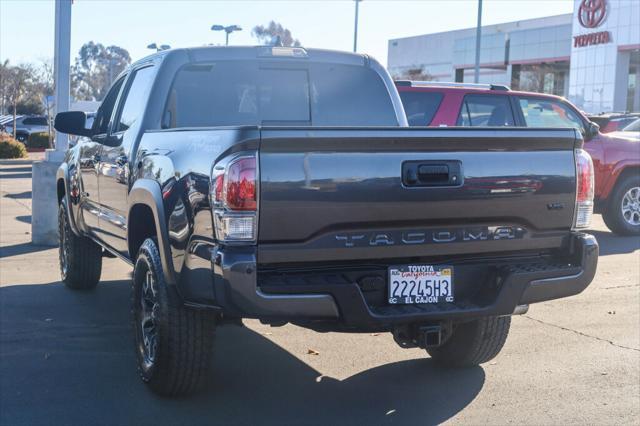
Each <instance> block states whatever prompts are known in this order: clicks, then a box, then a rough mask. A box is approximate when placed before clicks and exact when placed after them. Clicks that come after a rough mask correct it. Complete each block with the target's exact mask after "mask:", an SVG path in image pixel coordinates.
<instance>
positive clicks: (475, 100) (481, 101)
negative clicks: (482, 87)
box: [456, 95, 515, 127]
mask: <svg viewBox="0 0 640 426" xmlns="http://www.w3.org/2000/svg"><path fill="white" fill-rule="evenodd" d="M456 125H457V126H469V127H485V126H490V127H494V126H515V120H514V119H513V112H512V111H511V105H510V103H509V98H508V97H507V96H503V95H466V96H465V97H464V101H463V102H462V108H461V109H460V114H459V115H458V121H457V122H456Z"/></svg>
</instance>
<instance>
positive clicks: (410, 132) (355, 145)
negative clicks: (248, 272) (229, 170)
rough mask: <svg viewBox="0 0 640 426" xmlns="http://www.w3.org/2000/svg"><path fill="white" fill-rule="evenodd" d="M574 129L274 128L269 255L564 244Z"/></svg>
mask: <svg viewBox="0 0 640 426" xmlns="http://www.w3.org/2000/svg"><path fill="white" fill-rule="evenodd" d="M581 144H582V139H581V137H580V135H579V133H577V132H576V131H574V130H573V129H506V128H502V129H474V128H469V129H456V128H448V129H441V128H434V129H420V128H411V129H398V128H380V129H371V128H367V129H356V128H335V129H330V128H327V129H318V128H313V129H312V128H305V129H302V128H295V129H292V128H289V129H285V128H263V129H262V134H261V142H260V153H259V170H260V198H259V215H260V219H259V230H258V241H259V244H258V261H259V262H260V263H262V264H268V263H291V262H322V261H337V260H344V261H351V260H357V259H393V258H408V257H415V258H417V257H426V256H441V255H456V254H469V253H489V252H505V251H519V250H536V249H548V248H558V247H560V246H561V245H562V244H563V242H564V239H565V237H566V236H567V234H568V231H569V230H570V228H571V226H572V222H573V215H574V203H575V191H576V179H575V162H574V148H576V147H580V146H581Z"/></svg>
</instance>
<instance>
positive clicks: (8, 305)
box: [0, 161, 640, 425]
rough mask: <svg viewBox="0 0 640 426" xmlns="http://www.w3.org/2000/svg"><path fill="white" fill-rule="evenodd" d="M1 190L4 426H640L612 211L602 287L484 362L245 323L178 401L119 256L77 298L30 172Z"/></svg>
mask: <svg viewBox="0 0 640 426" xmlns="http://www.w3.org/2000/svg"><path fill="white" fill-rule="evenodd" d="M0 190H1V193H0V214H1V219H0V424H2V425H21V424H35V425H40V424H43V425H44V424H65V425H93V424H105V425H147V424H149V425H150V424H154V425H165V424H166V425H176V424H185V425H200V424H209V425H211V424H221V425H233V424H277V425H282V424H322V425H326V424H332V425H337V424H370V425H374V424H436V423H443V422H449V423H452V424H453V423H455V424H484V423H490V424H512V423H515V424H535V425H539V424H586V423H588V424H638V423H639V422H640V239H639V238H622V237H616V236H614V235H612V234H610V233H609V232H608V231H607V229H606V227H605V226H604V224H603V222H602V220H601V218H600V216H596V217H595V220H594V227H593V230H592V231H590V232H592V233H593V234H594V235H595V236H596V237H597V239H598V241H599V242H600V246H601V257H600V261H599V268H598V273H597V275H596V278H595V280H594V282H593V283H592V284H591V286H590V287H589V288H588V289H587V290H586V291H585V292H584V293H582V294H580V295H578V296H576V297H572V298H569V299H563V300H557V301H552V302H547V303H542V304H537V305H533V306H532V307H531V309H530V310H529V312H528V313H527V314H526V315H523V316H519V317H515V318H514V320H513V322H512V326H511V333H510V336H509V338H508V340H507V343H506V345H505V348H504V349H503V351H502V352H501V354H500V355H499V356H498V357H497V358H496V359H494V360H493V361H491V362H489V363H487V364H485V365H482V366H481V367H476V368H472V369H467V370H459V371H453V370H441V369H438V368H437V367H436V366H435V365H434V363H433V362H431V360H430V359H429V358H428V356H427V355H426V353H425V352H424V351H422V350H420V349H400V348H399V347H398V346H396V344H395V343H394V342H393V339H392V338H391V336H390V335H389V334H357V335H356V334H340V333H326V334H322V333H316V332H313V331H308V330H305V329H302V328H299V327H296V326H292V325H287V326H284V327H280V328H271V327H268V326H264V325H261V324H260V323H259V322H257V321H245V325H246V326H245V327H238V326H225V327H221V328H219V329H218V332H217V336H216V348H215V352H216V355H215V359H214V365H213V367H212V372H211V377H210V378H209V381H208V382H209V385H208V386H207V388H206V389H205V390H204V391H203V392H201V393H199V394H197V395H195V396H194V397H191V398H188V399H166V398H160V397H157V396H154V395H153V394H151V393H150V392H149V391H148V390H147V389H146V388H145V386H144V385H143V384H142V382H141V381H140V380H139V379H138V377H137V374H136V370H135V365H136V363H135V359H134V353H133V344H132V342H133V336H132V333H131V330H130V326H129V274H130V267H129V266H127V265H126V264H124V263H123V262H121V261H119V260H117V259H105V261H104V266H103V273H102V281H101V283H100V284H99V285H98V287H97V288H96V290H95V291H89V292H72V291H70V290H68V289H66V288H65V287H64V286H63V285H62V284H61V283H60V281H59V271H58V257H57V249H56V248H49V247H41V246H34V245H32V244H31V243H30V241H31V235H30V230H31V227H30V221H31V165H30V163H29V162H28V161H3V162H0ZM52 214H55V212H52Z"/></svg>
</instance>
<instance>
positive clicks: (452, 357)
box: [427, 316, 511, 367]
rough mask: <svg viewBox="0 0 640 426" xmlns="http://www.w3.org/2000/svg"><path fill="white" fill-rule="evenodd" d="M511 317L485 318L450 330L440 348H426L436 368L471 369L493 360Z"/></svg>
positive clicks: (501, 343)
mask: <svg viewBox="0 0 640 426" xmlns="http://www.w3.org/2000/svg"><path fill="white" fill-rule="evenodd" d="M510 325H511V317H508V316H507V317H487V318H481V319H478V320H475V321H469V322H464V323H460V324H457V325H456V326H454V329H453V333H452V334H451V337H449V339H447V340H446V341H445V342H444V343H443V344H442V345H440V346H436V347H430V348H427V352H428V353H429V355H431V358H433V360H434V361H436V362H437V363H438V364H442V365H445V366H447V367H471V366H474V365H478V364H482V363H485V362H487V361H489V360H491V359H493V358H494V357H495V356H496V355H498V353H499V352H500V350H501V349H502V347H503V346H504V343H505V342H506V340H507V335H508V334H509V327H510Z"/></svg>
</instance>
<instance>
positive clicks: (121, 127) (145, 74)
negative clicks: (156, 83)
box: [114, 67, 153, 133]
mask: <svg viewBox="0 0 640 426" xmlns="http://www.w3.org/2000/svg"><path fill="white" fill-rule="evenodd" d="M152 83H153V67H145V68H141V69H139V70H137V71H136V72H135V74H134V75H133V81H132V82H131V84H130V85H129V90H128V91H127V95H126V97H125V99H124V105H123V106H122V111H121V112H120V118H119V119H118V125H117V126H116V127H115V129H114V133H117V132H124V131H126V130H127V129H129V127H131V126H133V124H134V123H135V122H136V121H138V120H139V119H140V116H141V115H142V114H143V112H144V107H145V105H146V102H147V98H148V97H149V90H150V89H151V84H152Z"/></svg>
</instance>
